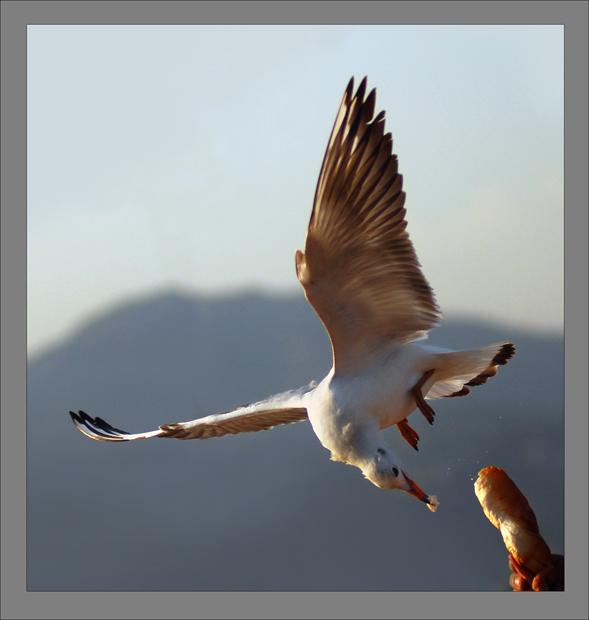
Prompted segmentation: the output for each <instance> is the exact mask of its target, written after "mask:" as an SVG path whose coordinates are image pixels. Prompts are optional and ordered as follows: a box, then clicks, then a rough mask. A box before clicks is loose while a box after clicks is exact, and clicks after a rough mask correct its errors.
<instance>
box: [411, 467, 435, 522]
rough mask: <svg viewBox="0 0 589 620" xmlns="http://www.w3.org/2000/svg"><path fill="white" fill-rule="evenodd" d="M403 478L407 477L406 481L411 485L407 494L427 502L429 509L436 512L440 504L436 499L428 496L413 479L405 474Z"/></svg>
mask: <svg viewBox="0 0 589 620" xmlns="http://www.w3.org/2000/svg"><path fill="white" fill-rule="evenodd" d="M403 476H405V480H406V481H407V484H408V485H409V489H408V490H407V493H411V495H413V497H417V499H420V500H421V501H422V502H425V503H426V504H427V505H428V508H429V509H430V510H431V511H432V512H433V511H435V509H436V508H437V507H438V502H437V500H436V498H435V497H430V496H429V495H426V494H425V493H424V492H423V491H422V490H421V489H420V488H419V487H418V486H417V485H416V484H415V482H413V480H411V478H409V476H408V475H407V474H406V473H405V472H403Z"/></svg>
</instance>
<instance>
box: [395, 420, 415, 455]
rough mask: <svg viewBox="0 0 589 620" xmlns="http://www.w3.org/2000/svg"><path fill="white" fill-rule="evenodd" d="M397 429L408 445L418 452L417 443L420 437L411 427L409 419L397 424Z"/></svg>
mask: <svg viewBox="0 0 589 620" xmlns="http://www.w3.org/2000/svg"><path fill="white" fill-rule="evenodd" d="M397 428H398V429H399V432H400V433H401V435H402V436H403V438H404V439H405V440H406V441H407V443H408V444H409V445H410V446H411V447H413V448H415V449H416V450H418V448H417V442H418V441H419V435H418V434H417V433H416V432H415V431H414V430H413V429H412V428H411V427H410V426H409V424H408V422H407V418H405V419H404V420H401V421H400V422H397Z"/></svg>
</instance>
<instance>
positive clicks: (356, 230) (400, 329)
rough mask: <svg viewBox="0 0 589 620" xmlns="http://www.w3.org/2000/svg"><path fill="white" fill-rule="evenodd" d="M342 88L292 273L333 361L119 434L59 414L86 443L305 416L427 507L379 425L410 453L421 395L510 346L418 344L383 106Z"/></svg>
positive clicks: (424, 313)
mask: <svg viewBox="0 0 589 620" xmlns="http://www.w3.org/2000/svg"><path fill="white" fill-rule="evenodd" d="M353 91H354V79H353V78H352V79H351V80H350V82H349V84H348V87H347V89H346V92H345V94H344V97H343V100H342V103H341V105H340V108H339V111H338V113H337V117H336V120H335V125H334V127H333V131H332V133H331V137H330V139H329V144H328V146H327V151H326V153H325V157H324V159H323V164H322V166H321V172H320V174H319V181H318V183H317V189H316V192H315V199H314V202H313V210H312V212H311V220H310V222H309V228H308V231H307V238H306V241H305V252H304V253H303V252H301V251H300V250H297V251H296V254H295V260H296V271H297V276H298V279H299V281H300V282H301V284H302V285H303V288H304V290H305V296H306V298H307V300H308V301H309V303H310V304H311V306H313V308H314V309H315V311H316V312H317V314H318V315H319V318H320V319H321V321H322V322H323V325H324V326H325V328H326V330H327V332H328V334H329V337H330V339H331V345H332V349H333V367H332V369H331V371H330V372H329V374H328V375H327V376H326V377H325V379H323V381H321V382H320V383H319V384H317V383H311V384H310V385H309V386H306V387H303V388H300V389H298V390H291V391H288V392H284V393H282V394H277V395H275V396H271V397H270V398H267V399H266V400H263V401H260V402H258V403H255V404H253V405H246V406H244V407H240V408H239V409H236V410H234V411H229V412H227V413H221V414H217V415H210V416H207V417H205V418H199V419H197V420H192V421H190V422H179V423H176V424H163V425H162V426H160V427H159V428H158V429H157V430H154V431H150V432H146V433H135V434H131V433H127V432H126V431H122V430H119V429H117V428H114V427H113V426H111V425H110V424H108V423H107V422H105V421H104V420H102V419H101V418H99V417H96V418H92V417H90V416H89V415H88V414H86V413H85V412H83V411H80V412H79V413H74V412H72V411H70V415H71V417H72V420H73V421H74V424H75V425H76V426H77V427H78V429H79V430H80V431H82V433H84V434H85V435H88V437H91V438H92V439H96V440H98V441H134V440H136V439H148V438H150V437H168V438H174V439H208V438H209V437H221V436H222V435H227V434H235V433H249V432H254V431H262V430H267V429H270V428H273V427H275V426H278V425H280V424H291V423H293V422H300V421H302V420H307V419H308V420H309V421H310V422H311V425H312V427H313V430H314V431H315V434H316V435H317V437H318V438H319V441H320V442H321V443H322V444H323V446H324V447H325V448H327V449H328V450H329V451H330V452H331V459H332V460H334V461H341V462H344V463H348V464H349V465H354V466H355V467H359V468H360V469H361V470H362V473H363V474H364V476H365V477H366V478H367V479H368V480H370V481H371V482H372V483H374V484H375V485H376V486H378V487H380V488H381V489H401V490H403V491H407V492H408V493H411V494H412V495H413V496H415V497H417V498H418V499H420V500H421V501H423V502H425V503H426V504H427V505H428V507H429V508H430V510H432V511H435V509H436V507H437V505H438V501H437V498H436V497H435V496H428V495H427V494H426V493H424V492H423V491H422V490H421V489H420V488H419V487H418V486H417V484H416V483H415V482H414V481H413V480H412V479H411V477H410V476H409V474H408V473H407V470H406V469H405V467H404V466H403V464H402V463H401V461H400V459H399V458H398V457H397V456H396V455H395V453H394V452H393V451H392V450H391V448H390V447H389V446H388V445H387V444H386V442H385V440H384V438H383V436H382V434H381V431H382V430H383V429H385V428H388V427H389V426H393V425H394V424H396V425H397V428H398V429H399V431H400V433H401V435H402V436H403V438H404V439H405V440H406V441H407V442H409V444H410V445H411V446H412V447H413V448H415V449H416V450H417V443H418V440H419V436H418V434H417V433H416V432H415V430H414V429H412V428H411V427H410V426H409V423H408V422H407V417H408V416H409V415H410V414H411V413H412V412H413V411H415V410H416V409H419V411H420V412H421V413H422V414H423V415H424V416H425V418H426V419H427V421H428V422H429V423H430V424H432V423H433V421H434V410H433V409H432V408H431V406H430V405H429V404H428V403H427V402H426V399H437V398H443V397H445V398H448V397H454V396H465V395H466V394H468V393H469V392H470V389H469V387H470V386H477V385H481V384H482V383H485V381H487V379H488V378H489V377H492V376H494V375H496V374H497V367H498V366H500V365H503V364H506V363H507V361H508V360H509V359H510V358H511V357H512V355H513V354H514V352H515V347H514V346H513V344H511V343H510V342H502V343H498V344H493V345H490V346H487V347H484V348H482V349H472V350H467V351H451V350H448V349H440V348H434V347H431V346H427V345H425V344H422V343H421V342H420V341H422V340H424V339H426V338H427V333H428V331H429V330H431V329H432V328H434V327H436V326H437V325H439V323H440V322H441V320H442V314H441V312H440V309H439V307H438V305H437V303H436V300H435V297H434V294H433V291H432V289H431V287H430V286H429V284H428V282H427V280H426V279H425V277H424V275H423V273H422V272H421V268H420V264H419V262H418V260H417V256H416V254H415V250H414V249H413V244H412V243H411V241H410V239H409V235H408V233H407V232H406V230H405V228H406V225H407V224H406V221H405V208H404V203H405V192H404V191H403V179H402V176H401V175H400V174H399V173H398V162H397V156H396V155H394V154H393V153H392V144H393V141H392V137H391V134H390V133H387V134H385V133H384V128H385V113H384V111H382V112H380V114H378V115H377V116H376V117H375V118H373V115H374V104H375V100H376V89H373V90H372V91H371V92H370V94H369V95H368V96H367V97H366V96H365V95H366V78H364V80H363V81H362V83H361V84H360V86H359V87H358V90H357V91H356V94H355V95H354V94H353Z"/></svg>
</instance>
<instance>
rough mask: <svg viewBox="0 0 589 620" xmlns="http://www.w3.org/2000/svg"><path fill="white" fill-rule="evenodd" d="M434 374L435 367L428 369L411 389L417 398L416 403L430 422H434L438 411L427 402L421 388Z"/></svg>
mask: <svg viewBox="0 0 589 620" xmlns="http://www.w3.org/2000/svg"><path fill="white" fill-rule="evenodd" d="M433 374H434V369H433V368H432V370H428V371H427V372H426V373H424V374H423V377H421V379H420V380H419V381H418V382H417V384H416V385H415V386H414V387H413V389H412V390H411V393H412V394H413V397H414V398H415V403H416V404H417V408H418V409H419V411H421V413H423V415H424V417H425V419H426V420H427V421H428V422H429V423H430V424H433V423H434V416H435V415H436V412H435V411H434V410H433V409H432V408H431V407H430V406H429V405H428V404H427V403H426V402H425V398H424V397H423V394H422V393H421V388H422V387H423V386H424V385H425V383H426V382H427V380H428V379H429V378H430V377H431V376H432V375H433Z"/></svg>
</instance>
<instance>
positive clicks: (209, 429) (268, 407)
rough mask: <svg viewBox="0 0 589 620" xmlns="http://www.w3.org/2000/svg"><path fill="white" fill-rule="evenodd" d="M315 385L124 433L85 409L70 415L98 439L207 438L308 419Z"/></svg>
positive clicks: (92, 436) (83, 429)
mask: <svg viewBox="0 0 589 620" xmlns="http://www.w3.org/2000/svg"><path fill="white" fill-rule="evenodd" d="M314 389H315V384H314V383H311V384H310V385H308V386H306V387H304V388H300V389H298V390H290V391H289V392H283V393H282V394H277V395H275V396H271V397H270V398H267V399H266V400H262V401H260V402H258V403H255V404H253V405H246V406H245V407H239V409H235V411H229V412H227V413H220V414H217V415H210V416H207V417H206V418H199V419H197V420H192V421H191V422H178V423H176V424H163V425H162V426H160V427H159V429H158V430H155V431H148V432H146V433H135V434H132V433H127V432H126V431H122V430H120V429H118V428H114V427H113V426H111V425H110V424H109V423H108V422H105V421H104V420H103V419H102V418H99V417H96V418H92V417H90V416H89V415H88V414H87V413H85V412H84V411H80V412H78V413H74V412H73V411H70V416H71V418H72V420H73V422H74V424H75V425H76V426H77V427H78V429H79V430H80V431H81V432H82V433H84V435H87V436H88V437H91V438H92V439H96V440H97V441H135V440H136V439H149V438H150V437H167V438H172V439H208V438H209V437H222V436H223V435H228V434H232V435H235V434H237V433H253V432H256V431H265V430H268V429H270V428H273V427H275V426H279V425H281V424H292V423H293V422H301V421H302V420H306V419H307V417H308V416H307V407H306V401H307V396H308V395H309V394H310V393H311V392H312V391H313V390H314Z"/></svg>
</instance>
